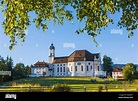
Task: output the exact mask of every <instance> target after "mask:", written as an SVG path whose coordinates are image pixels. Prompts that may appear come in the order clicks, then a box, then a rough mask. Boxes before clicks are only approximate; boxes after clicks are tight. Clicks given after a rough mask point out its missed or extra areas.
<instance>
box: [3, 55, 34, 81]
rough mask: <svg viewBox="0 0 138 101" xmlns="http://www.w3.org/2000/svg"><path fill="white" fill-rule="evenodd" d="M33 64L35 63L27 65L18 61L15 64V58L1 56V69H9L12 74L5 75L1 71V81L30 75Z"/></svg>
mask: <svg viewBox="0 0 138 101" xmlns="http://www.w3.org/2000/svg"><path fill="white" fill-rule="evenodd" d="M32 66H33V65H30V66H29V65H27V66H25V65H24V64H23V63H16V64H15V66H14V63H13V59H12V58H11V57H9V56H7V57H6V59H4V58H3V57H2V56H0V71H3V73H5V72H6V71H8V72H9V73H10V75H7V74H5V75H3V74H2V73H1V74H0V83H2V82H6V81H11V80H16V79H20V78H25V77H28V75H29V74H30V73H31V67H32Z"/></svg>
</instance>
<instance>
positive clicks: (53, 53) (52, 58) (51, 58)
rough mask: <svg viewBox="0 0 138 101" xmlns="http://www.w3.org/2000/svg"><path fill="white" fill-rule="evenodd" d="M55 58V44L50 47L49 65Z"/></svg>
mask: <svg viewBox="0 0 138 101" xmlns="http://www.w3.org/2000/svg"><path fill="white" fill-rule="evenodd" d="M54 57H55V47H54V45H53V43H51V45H50V47H49V63H53V60H54Z"/></svg>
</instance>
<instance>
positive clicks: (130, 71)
mask: <svg viewBox="0 0 138 101" xmlns="http://www.w3.org/2000/svg"><path fill="white" fill-rule="evenodd" d="M136 72H137V71H136V66H135V65H134V64H133V63H127V64H126V65H125V67H124V68H123V78H124V79H126V80H128V81H132V80H133V79H134V78H136Z"/></svg>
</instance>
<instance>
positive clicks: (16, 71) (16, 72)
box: [13, 63, 25, 79]
mask: <svg viewBox="0 0 138 101" xmlns="http://www.w3.org/2000/svg"><path fill="white" fill-rule="evenodd" d="M24 67H25V66H24V64H23V63H17V64H16V65H15V67H14V68H13V79H19V78H23V77H25V73H24V72H23V68H24Z"/></svg>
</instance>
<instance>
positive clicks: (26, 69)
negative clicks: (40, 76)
mask: <svg viewBox="0 0 138 101" xmlns="http://www.w3.org/2000/svg"><path fill="white" fill-rule="evenodd" d="M22 71H23V73H24V74H25V76H26V77H28V75H29V74H31V67H30V66H28V65H27V66H25V67H23V68H22Z"/></svg>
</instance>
